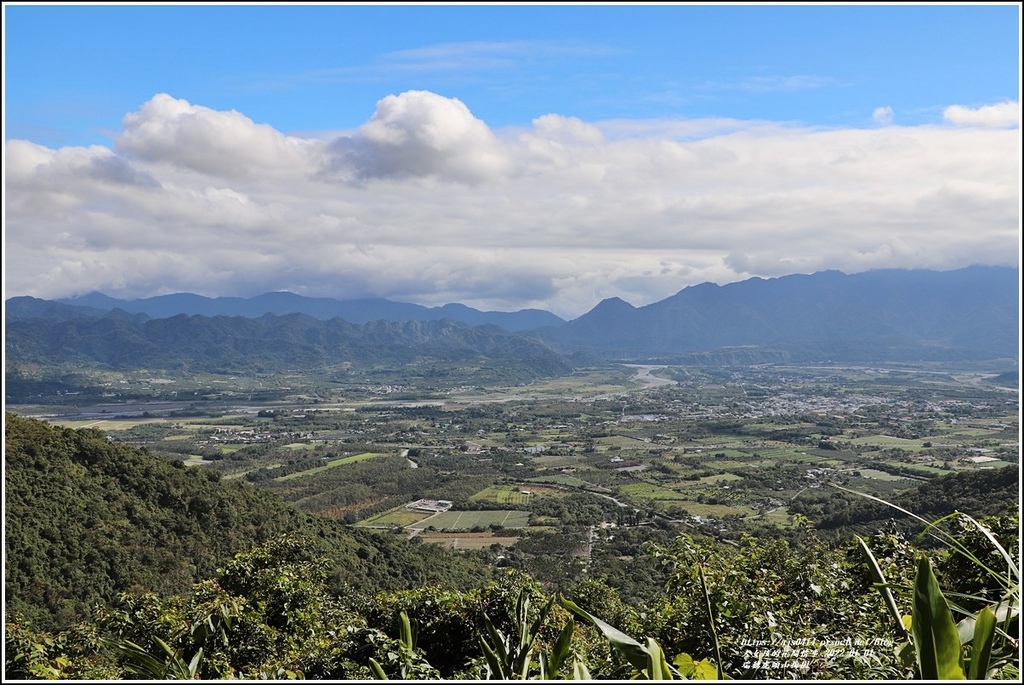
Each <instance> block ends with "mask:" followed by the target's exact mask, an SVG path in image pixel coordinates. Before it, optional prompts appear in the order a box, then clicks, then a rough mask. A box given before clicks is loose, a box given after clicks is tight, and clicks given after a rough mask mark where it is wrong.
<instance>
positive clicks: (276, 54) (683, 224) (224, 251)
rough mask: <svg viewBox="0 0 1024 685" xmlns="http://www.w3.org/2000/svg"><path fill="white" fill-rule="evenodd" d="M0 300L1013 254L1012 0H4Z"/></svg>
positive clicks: (657, 282)
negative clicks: (880, 0)
mask: <svg viewBox="0 0 1024 685" xmlns="http://www.w3.org/2000/svg"><path fill="white" fill-rule="evenodd" d="M3 14H4V16H3V29H4V60H3V67H4V83H3V87H4V97H3V103H4V105H3V107H4V120H3V129H4V223H3V239H4V298H5V299H6V298H9V297H14V296H20V295H31V296H34V297H41V298H46V299H55V298H62V297H72V296H75V295H81V294H85V293H88V292H91V291H100V292H104V293H106V294H108V295H111V296H113V297H120V298H129V299H131V298H137V297H149V296H154V295H162V294H168V293H175V292H193V293H198V294H201V295H206V296H209V297H216V296H243V297H248V296H255V295H258V294H261V293H264V292H270V291H282V290H286V291H291V292H295V293H298V294H301V295H307V296H311V297H335V298H339V299H353V298H362V297H386V298H388V299H391V300H396V301H403V302H415V303H419V304H424V305H427V306H436V305H441V304H445V303H448V302H461V303H463V304H466V305H469V306H472V307H476V308H478V309H484V310H500V311H514V310H519V309H524V308H541V309H547V310H549V311H552V312H554V313H555V314H558V315H559V316H562V317H563V318H566V319H572V318H575V317H577V316H580V315H582V314H583V313H585V312H587V311H589V310H590V309H591V308H593V307H594V306H595V305H596V304H597V303H598V302H600V301H601V300H602V299H604V298H608V297H620V298H622V299H624V300H626V301H628V302H630V303H632V304H634V305H635V306H642V305H645V304H649V303H652V302H655V301H658V300H661V299H664V298H666V297H668V296H671V295H673V294H675V293H676V292H678V291H680V290H682V289H683V288H685V287H687V286H689V285H695V284H699V283H703V282H708V281H710V282H714V283H719V284H726V283H729V282H734V281H740V280H745V279H748V278H751V277H755V276H758V277H762V278H773V277H778V276H783V275H787V274H792V273H813V272H816V271H822V270H826V269H838V270H840V271H844V272H846V273H857V272H861V271H866V270H870V269H880V268H928V269H938V270H948V269H956V268H961V267H966V266H970V265H974V264H988V265H1005V266H1019V264H1018V262H1019V257H1020V246H1021V242H1020V237H1021V221H1020V212H1021V200H1020V187H1021V133H1020V66H1021V57H1020V55H1021V53H1020V35H1021V17H1020V5H1019V4H1018V3H994V4H953V5H949V4H935V5H921V4H911V5H885V4H866V5H865V4H859V5H858V4H849V5H847V4H821V5H803V4H801V5H775V4H765V5H758V4H752V5H751V4H724V3H723V4H703V5H693V4H686V3H651V4H646V5H637V4H633V3H630V4H602V3H594V4H589V5H587V4H584V5H580V4H567V5H557V4H544V3H539V4H538V3H534V4H516V3H509V4H500V3H499V4H478V5H468V6H467V5H464V4H457V5H456V4H405V5H398V4H390V5H388V4H344V3H340V4H339V3H334V4H331V3H327V4H309V5H293V4H287V5H283V4H251V5H240V4H234V3H232V4H222V5H196V4H187V5H185V4H155V3H153V4H138V5H128V6H125V5H121V4H117V5H92V4H62V5H58V4H34V5H33V4H30V3H5V4H4V6H3Z"/></svg>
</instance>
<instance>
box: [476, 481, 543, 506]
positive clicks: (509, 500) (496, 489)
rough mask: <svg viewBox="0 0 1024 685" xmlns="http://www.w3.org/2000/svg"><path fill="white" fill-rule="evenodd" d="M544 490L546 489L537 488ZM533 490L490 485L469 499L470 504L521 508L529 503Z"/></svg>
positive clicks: (531, 488)
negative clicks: (491, 503) (504, 505)
mask: <svg viewBox="0 0 1024 685" xmlns="http://www.w3.org/2000/svg"><path fill="white" fill-rule="evenodd" d="M539 489H541V490H545V489H546V488H539ZM524 490H527V491H529V492H530V494H525V493H524V492H523V491H524ZM534 491H535V488H533V487H532V486H531V487H529V488H528V487H526V486H521V487H517V486H513V485H492V486H490V487H487V488H484V489H483V490H481V491H480V492H478V493H476V494H475V495H473V496H472V497H470V498H469V500H470V501H471V502H494V503H496V504H508V505H510V506H513V507H515V506H522V505H526V504H529V503H530V500H531V499H532V498H533V497H534V494H535V492H534Z"/></svg>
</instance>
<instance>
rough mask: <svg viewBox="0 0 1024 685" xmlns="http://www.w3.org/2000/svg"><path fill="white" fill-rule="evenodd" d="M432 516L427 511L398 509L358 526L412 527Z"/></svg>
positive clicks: (402, 507)
mask: <svg viewBox="0 0 1024 685" xmlns="http://www.w3.org/2000/svg"><path fill="white" fill-rule="evenodd" d="M429 516H432V514H429V513H427V512H425V511H413V510H411V509H406V508H405V507H404V506H401V507H396V508H394V509H391V510H390V511H385V512H384V513H383V514H379V515H377V516H374V517H372V518H368V519H366V520H365V521H360V522H359V523H358V524H357V525H359V526H401V527H403V528H404V527H406V526H412V525H415V524H417V523H419V522H420V521H422V520H423V519H425V518H427V517H429Z"/></svg>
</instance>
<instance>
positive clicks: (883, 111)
mask: <svg viewBox="0 0 1024 685" xmlns="http://www.w3.org/2000/svg"><path fill="white" fill-rule="evenodd" d="M871 118H872V119H874V120H875V123H876V124H879V125H881V126H890V125H892V121H893V114H892V107H876V108H875V111H874V112H872V113H871Z"/></svg>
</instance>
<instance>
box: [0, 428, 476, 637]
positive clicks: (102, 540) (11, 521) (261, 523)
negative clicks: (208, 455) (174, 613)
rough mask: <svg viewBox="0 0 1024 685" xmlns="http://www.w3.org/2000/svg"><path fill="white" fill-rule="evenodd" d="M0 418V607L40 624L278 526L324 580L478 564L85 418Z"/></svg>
mask: <svg viewBox="0 0 1024 685" xmlns="http://www.w3.org/2000/svg"><path fill="white" fill-rule="evenodd" d="M5 429H6V430H5V441H6V444H5V450H4V494H5V520H6V526H7V528H6V538H5V555H4V556H5V588H6V607H5V608H6V610H7V612H8V614H11V613H12V612H13V613H15V614H18V615H20V616H22V617H24V618H26V619H28V620H30V621H31V622H32V623H33V624H34V625H37V626H38V627H41V628H54V627H65V626H68V625H71V624H73V623H75V622H77V621H80V620H83V619H84V618H85V617H87V616H88V615H89V614H90V611H91V609H92V607H93V606H94V605H95V604H97V603H99V604H101V605H110V604H111V603H112V602H113V601H114V600H115V598H116V597H117V595H118V594H119V593H122V592H139V591H148V592H156V593H157V594H159V595H171V594H176V593H181V592H184V591H186V590H188V589H189V588H191V586H192V585H193V584H194V583H196V582H198V581H200V580H202V579H204V578H207V577H210V576H212V575H213V574H214V573H215V571H216V569H217V568H218V567H220V566H222V565H223V564H224V563H226V562H227V561H229V560H230V559H231V557H232V556H233V555H235V554H237V553H239V552H241V551H244V550H247V549H249V548H250V547H252V546H253V545H255V544H258V543H262V542H264V541H266V540H268V539H270V538H273V537H275V536H279V535H282V534H285V533H290V532H295V533H302V534H304V535H305V536H306V537H307V538H308V539H311V540H313V541H315V543H314V544H315V547H316V549H314V550H311V552H313V553H316V554H318V555H320V556H323V557H325V558H327V559H329V560H330V562H331V565H332V570H331V584H332V585H333V588H334V589H335V590H341V589H344V591H346V592H349V593H361V592H364V593H367V594H373V593H375V592H378V591H382V590H399V589H407V588H415V587H420V586H422V585H424V584H428V583H432V582H437V583H443V584H446V585H451V586H455V587H474V586H478V585H479V584H482V583H483V582H485V581H486V579H487V578H488V577H489V575H490V569H489V567H488V566H486V565H484V564H481V563H477V562H475V561H474V560H473V559H472V558H471V557H467V556H459V555H450V554H446V553H445V552H444V551H443V550H441V549H440V548H436V547H434V546H432V545H413V544H411V543H407V542H406V541H405V540H404V539H402V540H396V539H394V538H391V537H388V536H386V535H382V534H379V533H374V532H370V531H367V530H359V529H353V528H349V527H346V526H344V525H343V524H341V523H340V522H338V521H335V520H332V519H328V518H322V517H318V516H314V515H311V514H307V513H303V512H300V511H299V510H297V509H295V508H294V507H293V506H291V505H289V504H288V503H286V502H284V501H283V500H282V499H281V498H280V497H278V496H276V495H274V494H271V493H268V492H266V491H264V490H259V489H256V488H253V487H251V486H249V485H247V484H244V483H242V482H241V481H226V480H221V479H220V477H219V474H217V473H215V472H212V471H208V470H204V469H200V468H186V467H184V466H183V465H182V463H181V462H171V461H167V460H165V459H161V458H159V457H156V456H154V455H152V454H150V453H149V452H147V451H146V450H145V449H141V448H138V447H133V446H129V445H127V444H117V443H112V442H110V441H109V440H108V439H107V438H106V436H105V435H104V434H103V433H102V432H100V431H98V430H94V429H78V430H72V429H68V428H61V427H57V426H51V425H49V424H46V423H44V422H41V421H38V420H35V419H28V418H24V417H21V416H18V415H17V414H13V413H10V412H8V413H7V414H6V427H5Z"/></svg>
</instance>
